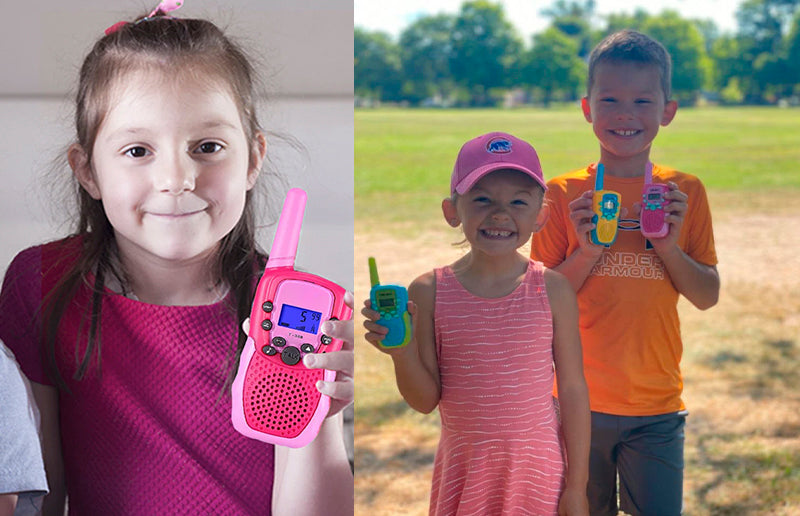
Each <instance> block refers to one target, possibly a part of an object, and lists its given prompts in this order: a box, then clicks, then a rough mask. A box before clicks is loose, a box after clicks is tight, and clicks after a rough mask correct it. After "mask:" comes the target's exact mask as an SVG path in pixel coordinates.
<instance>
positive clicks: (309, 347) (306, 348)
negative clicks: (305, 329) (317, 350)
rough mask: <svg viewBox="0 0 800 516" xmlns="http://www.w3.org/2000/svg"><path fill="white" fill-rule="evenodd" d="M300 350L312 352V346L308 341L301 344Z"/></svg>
mask: <svg viewBox="0 0 800 516" xmlns="http://www.w3.org/2000/svg"><path fill="white" fill-rule="evenodd" d="M300 350H301V351H302V352H303V353H313V352H314V346H312V345H311V344H309V343H304V344H303V345H301V346H300Z"/></svg>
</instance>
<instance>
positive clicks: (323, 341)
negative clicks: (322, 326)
mask: <svg viewBox="0 0 800 516" xmlns="http://www.w3.org/2000/svg"><path fill="white" fill-rule="evenodd" d="M320 340H321V341H322V343H323V344H330V343H331V342H333V339H332V338H331V337H328V336H327V335H323V336H322V338H321V339H320Z"/></svg>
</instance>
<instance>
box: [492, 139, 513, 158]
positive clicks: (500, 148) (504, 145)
mask: <svg viewBox="0 0 800 516" xmlns="http://www.w3.org/2000/svg"><path fill="white" fill-rule="evenodd" d="M486 152H491V153H492V154H508V153H509V152H511V141H510V140H508V139H507V138H504V137H503V136H495V137H494V138H492V139H491V140H489V141H488V142H487V143H486Z"/></svg>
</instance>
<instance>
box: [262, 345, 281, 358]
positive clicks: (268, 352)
mask: <svg viewBox="0 0 800 516" xmlns="http://www.w3.org/2000/svg"><path fill="white" fill-rule="evenodd" d="M261 351H263V352H264V354H265V355H269V356H272V355H277V354H278V350H277V349H275V348H273V347H272V346H264V347H263V348H261Z"/></svg>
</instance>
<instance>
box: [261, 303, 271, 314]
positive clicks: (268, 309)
mask: <svg viewBox="0 0 800 516" xmlns="http://www.w3.org/2000/svg"><path fill="white" fill-rule="evenodd" d="M272 308H273V307H272V301H264V304H263V305H261V309H262V310H264V311H265V312H267V313H270V312H271V311H272Z"/></svg>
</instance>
